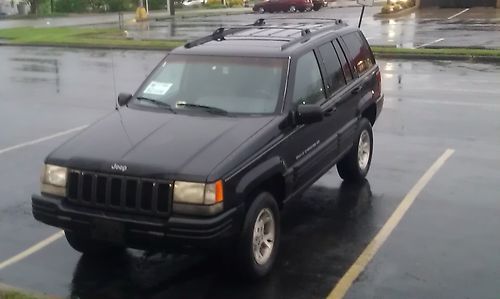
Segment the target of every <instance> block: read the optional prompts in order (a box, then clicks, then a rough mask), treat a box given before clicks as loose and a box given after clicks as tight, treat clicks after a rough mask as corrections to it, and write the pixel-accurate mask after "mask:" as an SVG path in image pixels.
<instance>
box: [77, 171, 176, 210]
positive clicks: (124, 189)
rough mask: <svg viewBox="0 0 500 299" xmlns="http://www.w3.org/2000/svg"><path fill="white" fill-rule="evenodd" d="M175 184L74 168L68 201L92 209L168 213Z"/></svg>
mask: <svg viewBox="0 0 500 299" xmlns="http://www.w3.org/2000/svg"><path fill="white" fill-rule="evenodd" d="M171 191H172V184H171V183H169V182H165V181H159V180H150V179H142V178H134V177H126V176H116V175H108V174H102V173H94V172H88V171H77V170H71V171H70V173H69V177H68V201H69V202H70V203H71V204H76V205H81V206H85V207H89V208H95V209H101V210H111V211H118V212H126V213H132V214H145V215H158V216H165V215H168V214H169V212H170V206H171V204H170V203H171V198H172V192H171Z"/></svg>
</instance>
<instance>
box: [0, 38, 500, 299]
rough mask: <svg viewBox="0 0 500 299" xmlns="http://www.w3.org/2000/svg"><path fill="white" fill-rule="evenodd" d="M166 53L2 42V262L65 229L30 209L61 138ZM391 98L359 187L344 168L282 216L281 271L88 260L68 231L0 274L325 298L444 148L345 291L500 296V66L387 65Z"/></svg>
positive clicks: (200, 292)
mask: <svg viewBox="0 0 500 299" xmlns="http://www.w3.org/2000/svg"><path fill="white" fill-rule="evenodd" d="M163 55H164V53H160V52H137V51H101V50H99V51H97V50H96V51H84V50H64V49H50V48H14V47H0V66H1V68H0V264H1V263H2V261H4V260H6V259H8V258H10V257H12V256H14V255H16V254H18V253H19V252H21V251H23V250H25V249H27V248H29V247H30V246H32V245H33V244H35V243H37V242H39V241H40V240H43V239H45V238H47V237H48V236H50V235H52V234H53V233H55V232H56V230H55V229H53V228H50V227H48V226H45V225H43V224H40V223H37V222H36V221H35V220H34V219H33V218H32V216H31V201H30V195H31V193H33V192H37V191H38V188H39V183H38V180H39V172H40V168H41V165H42V162H43V158H44V157H45V156H46V155H47V153H48V152H49V151H51V150H52V149H53V148H54V147H55V146H57V145H58V144H60V143H61V142H63V141H64V140H65V139H67V138H69V137H70V136H71V134H70V135H65V136H61V137H57V138H54V139H50V140H47V141H44V142H39V143H36V144H31V145H30V144H27V145H25V146H24V147H22V148H19V149H17V150H13V151H8V152H3V153H2V150H3V149H5V148H9V147H11V146H13V145H16V144H23V143H25V142H29V141H32V140H37V139H38V138H41V137H45V136H51V135H52V134H54V133H57V132H63V131H66V130H68V129H72V128H76V127H79V126H82V125H86V124H89V123H90V122H92V121H94V120H96V119H98V118H100V117H102V116H103V115H105V114H107V113H109V112H111V111H112V110H113V106H114V98H115V96H114V94H115V91H114V90H115V88H113V72H112V67H113V65H114V68H115V72H114V73H115V77H116V90H117V91H133V89H134V88H135V87H136V86H138V84H139V83H140V81H141V80H142V79H143V78H144V76H145V75H146V74H147V73H148V71H149V70H150V69H151V68H152V67H153V66H154V65H155V64H156V63H157V62H158V61H159V60H160V59H161V57H162V56H163ZM378 62H379V64H380V66H381V69H382V71H383V87H384V92H385V94H386V106H385V109H384V111H383V114H382V116H381V118H380V120H379V121H378V123H377V124H376V126H375V156H374V160H373V164H372V169H371V172H370V174H369V176H368V179H367V181H366V182H364V183H363V184H359V185H346V184H342V183H341V181H340V179H339V178H338V176H337V174H336V171H335V169H332V170H331V171H330V172H329V173H328V174H326V175H325V176H324V177H322V178H321V179H320V180H319V181H318V182H317V183H316V184H315V185H314V186H313V187H312V188H310V189H309V190H308V191H307V192H306V193H305V195H304V196H303V197H302V198H301V199H299V200H296V201H294V202H292V203H290V205H289V206H287V208H286V209H285V211H284V215H283V217H282V225H283V239H282V246H281V248H280V255H279V258H278V261H277V264H276V268H275V271H273V272H272V274H271V275H270V277H269V278H268V279H266V280H263V281H261V282H258V283H250V282H244V281H240V280H238V279H237V278H235V277H234V276H235V275H234V273H233V272H232V269H231V265H224V264H221V259H220V257H219V258H214V257H211V256H153V257H151V258H149V259H143V258H142V257H141V256H142V253H141V252H138V251H130V252H129V253H127V254H125V255H123V256H117V257H115V258H113V259H110V260H106V261H102V260H101V261H95V260H91V259H89V258H85V257H81V256H80V255H79V254H77V253H76V252H74V251H73V250H72V249H70V247H69V246H68V245H67V244H66V242H65V241H64V240H63V239H60V240H58V241H56V242H54V243H52V244H51V245H49V246H48V247H46V248H43V249H41V250H39V251H37V252H36V253H35V254H33V255H32V256H29V257H28V258H26V259H24V260H21V261H19V262H17V263H15V264H12V265H10V266H8V267H6V268H3V269H1V270H0V282H2V283H7V284H11V285H16V286H19V287H24V288H28V289H32V290H37V291H41V292H46V293H49V294H55V295H59V296H64V297H68V296H71V297H72V298H96V299H97V298H98V299H102V298H292V299H295V298H325V297H326V296H327V295H328V294H329V292H330V291H331V289H332V288H333V286H334V285H335V284H336V283H337V282H338V281H339V279H340V277H342V276H343V275H344V273H345V271H346V270H347V269H348V268H349V266H350V265H351V264H352V263H353V262H354V261H355V260H356V258H357V256H358V255H359V254H360V253H361V252H362V251H363V249H364V248H365V246H366V245H367V244H368V242H370V240H371V239H372V238H373V237H374V235H375V234H376V232H377V231H378V230H379V229H380V228H381V227H382V226H383V225H384V223H385V222H386V221H387V219H388V217H389V215H390V214H391V213H392V212H393V211H394V209H395V207H396V206H397V205H398V204H399V203H400V202H401V200H402V199H403V198H404V196H405V194H406V193H407V192H408V191H409V189H410V188H411V187H412V186H413V185H414V184H415V182H416V181H417V180H418V179H419V177H421V176H422V174H423V173H424V172H425V171H426V170H427V169H428V168H429V167H430V165H431V164H432V163H433V162H434V161H435V160H436V159H437V158H438V157H439V156H440V155H441V154H442V153H443V152H444V151H445V150H446V149H448V148H452V149H455V150H456V152H455V154H454V155H453V156H452V157H451V159H450V160H449V161H448V162H447V163H446V164H445V165H444V166H443V168H442V169H441V170H440V171H439V172H438V173H437V174H436V176H435V177H434V178H433V179H432V181H431V182H430V183H429V185H428V186H427V187H426V188H425V189H424V191H423V192H422V193H421V194H420V196H419V197H418V198H417V200H416V202H415V204H414V205H413V206H412V207H411V208H410V210H409V212H408V214H407V215H406V217H405V218H404V219H403V220H402V222H401V223H400V224H399V226H398V227H397V228H396V229H395V231H394V232H393V234H392V235H391V236H390V237H389V239H388V241H387V243H385V244H384V246H383V247H382V248H381V250H380V251H379V253H378V254H377V255H376V256H375V258H374V260H373V261H372V263H370V264H369V265H368V267H367V268H366V270H365V271H364V272H363V274H362V275H361V276H360V277H359V279H358V280H357V281H356V282H355V283H354V285H353V286H352V288H351V289H350V291H349V292H348V294H347V298H492V299H493V298H498V294H500V285H499V284H498V279H499V278H500V273H499V269H500V258H499V256H498V248H500V238H498V227H500V217H498V215H499V213H500V202H499V201H498V199H499V198H500V191H499V189H498V182H499V181H500V171H499V169H500V156H499V155H498V149H499V148H500V138H499V136H500V135H499V132H500V118H499V117H498V114H499V113H500V84H498V83H499V72H500V65H489V64H472V63H466V62H450V61H434V62H425V61H398V60H396V61H384V60H379V61H378Z"/></svg>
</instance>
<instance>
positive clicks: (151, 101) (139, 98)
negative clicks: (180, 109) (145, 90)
mask: <svg viewBox="0 0 500 299" xmlns="http://www.w3.org/2000/svg"><path fill="white" fill-rule="evenodd" d="M136 99H137V100H138V101H145V102H150V103H153V104H155V105H156V106H160V107H164V108H166V109H168V110H170V111H172V112H173V113H175V111H174V109H173V108H172V106H170V104H167V103H165V102H162V101H159V100H155V99H151V98H147V97H137V98H136Z"/></svg>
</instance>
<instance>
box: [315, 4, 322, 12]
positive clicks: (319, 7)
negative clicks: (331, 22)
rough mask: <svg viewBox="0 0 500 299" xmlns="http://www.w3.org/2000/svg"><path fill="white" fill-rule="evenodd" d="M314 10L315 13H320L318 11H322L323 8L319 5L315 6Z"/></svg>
mask: <svg viewBox="0 0 500 299" xmlns="http://www.w3.org/2000/svg"><path fill="white" fill-rule="evenodd" d="M313 9H314V11H318V10H320V9H321V6H319V5H318V6H316V5H315V6H314V7H313Z"/></svg>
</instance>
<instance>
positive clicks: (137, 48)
mask: <svg viewBox="0 0 500 299" xmlns="http://www.w3.org/2000/svg"><path fill="white" fill-rule="evenodd" d="M0 47H28V48H37V47H47V48H61V49H80V50H125V51H129V50H130V51H158V52H160V51H171V50H173V49H175V48H176V47H172V48H169V47H142V46H111V45H63V44H61V45H57V44H44V43H40V44H16V43H2V42H0Z"/></svg>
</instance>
